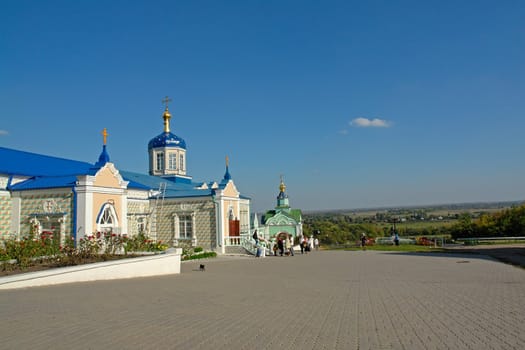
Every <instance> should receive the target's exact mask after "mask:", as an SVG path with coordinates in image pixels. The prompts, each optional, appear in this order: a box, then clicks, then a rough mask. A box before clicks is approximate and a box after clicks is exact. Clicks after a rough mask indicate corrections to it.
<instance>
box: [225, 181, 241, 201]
mask: <svg viewBox="0 0 525 350" xmlns="http://www.w3.org/2000/svg"><path fill="white" fill-rule="evenodd" d="M223 194H224V195H225V196H227V197H239V191H237V188H236V187H235V184H234V183H233V181H229V182H228V183H227V184H226V187H225V188H224V190H223Z"/></svg>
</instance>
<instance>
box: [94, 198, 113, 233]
mask: <svg viewBox="0 0 525 350" xmlns="http://www.w3.org/2000/svg"><path fill="white" fill-rule="evenodd" d="M117 228H118V219H117V214H116V212H115V208H114V207H113V205H111V204H110V203H106V204H104V206H103V207H102V210H101V212H100V214H99V216H98V219H97V230H98V231H101V232H107V231H115V230H116V229H117Z"/></svg>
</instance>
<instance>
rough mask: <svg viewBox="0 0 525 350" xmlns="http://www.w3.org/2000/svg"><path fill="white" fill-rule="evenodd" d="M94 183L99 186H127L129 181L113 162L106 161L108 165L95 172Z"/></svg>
mask: <svg viewBox="0 0 525 350" xmlns="http://www.w3.org/2000/svg"><path fill="white" fill-rule="evenodd" d="M93 185H94V186H98V187H109V188H121V187H126V185H127V183H126V182H125V181H123V179H122V176H120V174H119V172H118V170H117V169H115V166H114V165H113V164H111V163H106V165H104V166H103V167H102V168H101V169H100V170H99V171H98V172H97V173H96V174H95V181H94V182H93ZM123 185H124V186H123Z"/></svg>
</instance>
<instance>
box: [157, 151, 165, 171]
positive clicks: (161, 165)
mask: <svg viewBox="0 0 525 350" xmlns="http://www.w3.org/2000/svg"><path fill="white" fill-rule="evenodd" d="M156 168H157V170H158V171H162V170H164V153H157V167H156Z"/></svg>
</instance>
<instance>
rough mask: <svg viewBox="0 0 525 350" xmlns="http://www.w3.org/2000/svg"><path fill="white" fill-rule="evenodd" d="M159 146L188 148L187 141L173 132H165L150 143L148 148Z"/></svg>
mask: <svg viewBox="0 0 525 350" xmlns="http://www.w3.org/2000/svg"><path fill="white" fill-rule="evenodd" d="M159 147H179V148H183V149H186V141H184V140H183V139H181V138H180V137H178V136H177V135H175V134H172V133H171V132H163V133H162V134H160V135H158V136H156V137H154V138H152V139H151V141H150V142H149V143H148V149H152V148H159Z"/></svg>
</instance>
